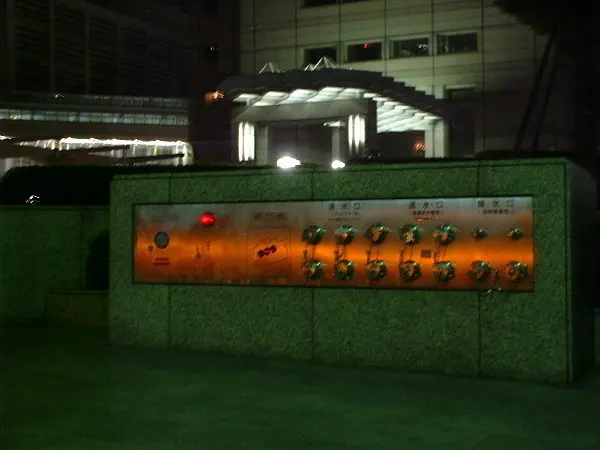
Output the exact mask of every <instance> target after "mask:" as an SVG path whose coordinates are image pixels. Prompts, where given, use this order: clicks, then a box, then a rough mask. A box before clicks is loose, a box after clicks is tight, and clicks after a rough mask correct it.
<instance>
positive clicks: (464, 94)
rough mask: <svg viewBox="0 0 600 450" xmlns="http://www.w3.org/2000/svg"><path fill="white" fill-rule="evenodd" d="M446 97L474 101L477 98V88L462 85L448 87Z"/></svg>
mask: <svg viewBox="0 0 600 450" xmlns="http://www.w3.org/2000/svg"><path fill="white" fill-rule="evenodd" d="M446 98H447V99H448V100H454V101H461V102H472V101H474V100H475V88H473V87H460V88H452V89H446Z"/></svg>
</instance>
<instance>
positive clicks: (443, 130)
mask: <svg viewBox="0 0 600 450" xmlns="http://www.w3.org/2000/svg"><path fill="white" fill-rule="evenodd" d="M448 138H449V132H448V123H447V122H446V121H444V120H438V121H437V122H435V123H434V124H432V125H431V127H430V128H428V129H427V130H425V158H448V157H449V156H450V145H449V141H448Z"/></svg>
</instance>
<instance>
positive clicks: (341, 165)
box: [331, 159, 346, 169]
mask: <svg viewBox="0 0 600 450" xmlns="http://www.w3.org/2000/svg"><path fill="white" fill-rule="evenodd" d="M344 167H346V164H344V163H343V162H342V161H340V160H338V159H336V160H334V161H332V162H331V168H332V169H343V168H344Z"/></svg>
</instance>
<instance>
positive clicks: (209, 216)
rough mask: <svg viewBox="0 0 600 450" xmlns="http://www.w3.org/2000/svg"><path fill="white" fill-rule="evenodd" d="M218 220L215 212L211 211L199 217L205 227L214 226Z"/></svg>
mask: <svg viewBox="0 0 600 450" xmlns="http://www.w3.org/2000/svg"><path fill="white" fill-rule="evenodd" d="M216 221H217V218H216V217H215V215H214V213H211V212H205V213H202V215H201V216H200V217H199V218H198V222H200V225H202V226H204V227H212V226H213V225H214V224H215V222H216Z"/></svg>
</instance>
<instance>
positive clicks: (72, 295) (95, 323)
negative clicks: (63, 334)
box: [46, 290, 108, 328]
mask: <svg viewBox="0 0 600 450" xmlns="http://www.w3.org/2000/svg"><path fill="white" fill-rule="evenodd" d="M46 320H47V322H48V324H51V325H71V326H81V327H91V328H95V327H108V292H106V291H78V290H64V291H53V292H50V293H49V294H48V297H47V300H46Z"/></svg>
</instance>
